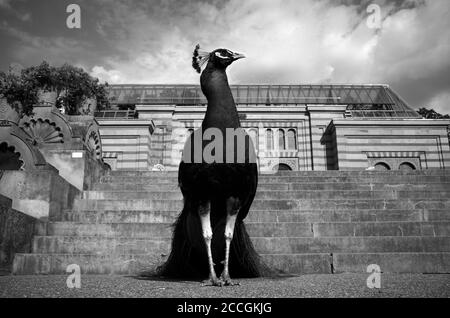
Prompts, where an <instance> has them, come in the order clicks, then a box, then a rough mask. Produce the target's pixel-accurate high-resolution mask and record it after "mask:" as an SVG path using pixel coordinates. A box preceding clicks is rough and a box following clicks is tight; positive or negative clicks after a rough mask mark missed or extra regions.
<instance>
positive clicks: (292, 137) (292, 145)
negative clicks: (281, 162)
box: [287, 129, 297, 149]
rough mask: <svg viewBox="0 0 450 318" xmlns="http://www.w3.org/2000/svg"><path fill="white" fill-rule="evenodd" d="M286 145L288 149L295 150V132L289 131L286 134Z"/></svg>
mask: <svg viewBox="0 0 450 318" xmlns="http://www.w3.org/2000/svg"><path fill="white" fill-rule="evenodd" d="M287 140H288V141H287V144H288V149H297V138H296V136H295V130H294V129H289V130H288V132H287Z"/></svg>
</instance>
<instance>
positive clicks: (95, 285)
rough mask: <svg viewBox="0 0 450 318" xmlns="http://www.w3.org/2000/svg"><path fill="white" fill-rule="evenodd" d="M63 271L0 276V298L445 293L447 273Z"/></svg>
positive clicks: (449, 287) (449, 288)
mask: <svg viewBox="0 0 450 318" xmlns="http://www.w3.org/2000/svg"><path fill="white" fill-rule="evenodd" d="M67 277H68V276H64V275H49V276H44V275H41V276H12V275H7V276H0V297H1V298H4V297H105V298H106V297H164V298H166V297H167V298H176V297H186V298H205V297H218V298H221V297H225V298H235V297H249V298H253V297H258V298H266V297H280V298H287V297H445V298H449V297H450V274H439V275H438V274H436V275H434V274H433V275H423V274H381V288H380V289H369V288H368V287H367V285H366V279H367V277H368V274H367V275H366V274H335V275H303V276H295V277H286V278H278V279H239V280H235V281H236V282H239V283H240V285H239V286H229V287H212V286H203V285H202V283H201V282H197V281H163V280H157V279H143V278H138V277H132V276H116V275H82V276H81V288H79V289H76V288H73V289H69V288H68V287H67V284H66V280H67Z"/></svg>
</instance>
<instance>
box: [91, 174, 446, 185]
mask: <svg viewBox="0 0 450 318" xmlns="http://www.w3.org/2000/svg"><path fill="white" fill-rule="evenodd" d="M316 182H333V183H340V182H349V183H369V182H373V183H383V182H386V183H418V184H422V183H430V182H431V183H438V182H440V183H449V182H450V175H437V176H427V175H398V176H396V175H367V176H342V175H333V176H296V177H295V176H294V177H292V176H261V177H259V178H258V183H259V184H263V183H316ZM98 183H99V184H105V183H106V184H110V183H119V184H130V183H131V184H164V183H172V184H178V177H144V176H135V177H131V176H125V177H122V176H120V177H119V176H107V177H102V179H101V180H100V182H98Z"/></svg>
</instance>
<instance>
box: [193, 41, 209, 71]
mask: <svg viewBox="0 0 450 318" xmlns="http://www.w3.org/2000/svg"><path fill="white" fill-rule="evenodd" d="M208 59H209V53H208V52H205V51H200V44H197V45H196V46H195V49H194V54H193V56H192V67H193V68H194V69H195V70H196V71H197V73H201V71H202V66H203V65H204V64H205V63H206V62H207V61H208Z"/></svg>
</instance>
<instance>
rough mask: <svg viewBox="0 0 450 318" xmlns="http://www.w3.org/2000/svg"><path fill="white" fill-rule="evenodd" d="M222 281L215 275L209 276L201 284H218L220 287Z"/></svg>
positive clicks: (222, 283)
mask: <svg viewBox="0 0 450 318" xmlns="http://www.w3.org/2000/svg"><path fill="white" fill-rule="evenodd" d="M223 285H224V282H223V281H222V279H219V278H217V277H216V276H214V277H210V278H209V279H207V280H205V281H203V283H202V286H218V287H222V286H223Z"/></svg>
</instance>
